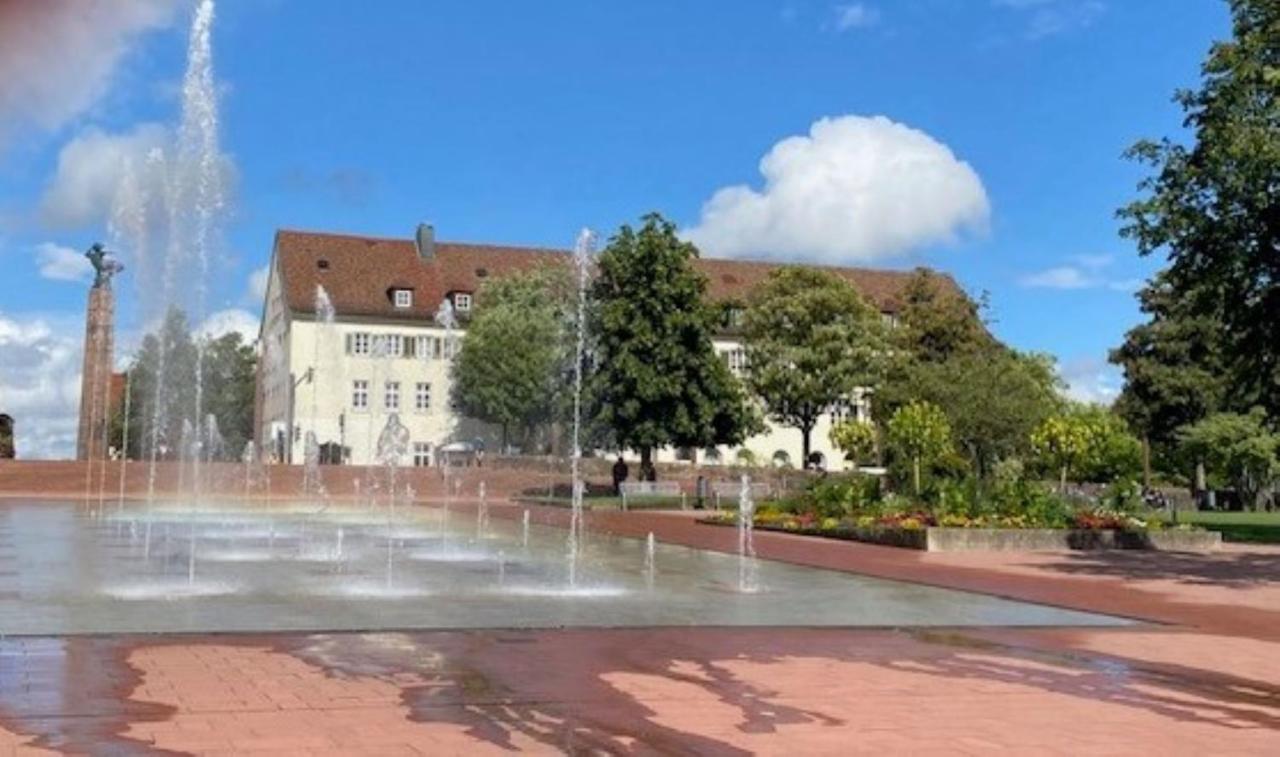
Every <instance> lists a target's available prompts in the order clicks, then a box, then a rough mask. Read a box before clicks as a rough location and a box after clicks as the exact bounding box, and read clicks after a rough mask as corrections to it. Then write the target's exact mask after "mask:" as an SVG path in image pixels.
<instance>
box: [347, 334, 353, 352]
mask: <svg viewBox="0 0 1280 757" xmlns="http://www.w3.org/2000/svg"><path fill="white" fill-rule="evenodd" d="M352 336H353V335H352V334H347V354H348V355H350V354H351V341H352Z"/></svg>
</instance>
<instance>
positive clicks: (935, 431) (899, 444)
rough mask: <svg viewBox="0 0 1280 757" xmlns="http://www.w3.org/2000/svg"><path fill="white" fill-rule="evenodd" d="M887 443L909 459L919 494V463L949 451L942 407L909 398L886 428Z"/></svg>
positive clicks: (947, 427)
mask: <svg viewBox="0 0 1280 757" xmlns="http://www.w3.org/2000/svg"><path fill="white" fill-rule="evenodd" d="M886 433H887V435H888V440H889V446H890V448H892V449H893V450H895V451H896V452H898V453H899V454H900V455H902V456H903V457H905V458H907V459H909V460H911V468H912V480H913V482H914V484H915V492H916V494H917V495H919V494H920V466H921V465H922V464H926V463H928V462H930V461H932V460H935V459H937V458H940V457H942V456H943V455H945V454H947V453H948V452H949V451H950V450H951V424H950V423H948V422H947V416H946V413H943V412H942V408H940V407H938V406H937V405H933V404H930V403H928V402H920V401H912V402H909V403H907V404H906V405H903V406H902V407H900V408H898V409H897V410H896V411H895V412H894V414H893V417H892V418H890V419H889V423H888V426H887V427H886Z"/></svg>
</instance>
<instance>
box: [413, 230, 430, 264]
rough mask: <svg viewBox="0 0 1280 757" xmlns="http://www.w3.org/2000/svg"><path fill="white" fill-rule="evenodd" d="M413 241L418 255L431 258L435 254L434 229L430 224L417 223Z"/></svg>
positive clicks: (427, 258) (425, 258) (426, 258)
mask: <svg viewBox="0 0 1280 757" xmlns="http://www.w3.org/2000/svg"><path fill="white" fill-rule="evenodd" d="M413 241H414V244H415V245H416V246H417V248H418V257H420V258H422V259H423V260H431V259H432V258H434V257H435V256H436V229H435V227H434V226H432V225H431V224H429V223H420V224H418V231H417V232H416V233H415V234H414V240H413Z"/></svg>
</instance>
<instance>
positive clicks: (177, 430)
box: [111, 308, 257, 459]
mask: <svg viewBox="0 0 1280 757" xmlns="http://www.w3.org/2000/svg"><path fill="white" fill-rule="evenodd" d="M201 347H203V349H204V359H203V361H200V360H199V359H198V350H199V349H200V348H201ZM201 362H202V363H203V371H202V372H201V378H202V382H203V383H202V385H203V388H204V394H203V398H202V403H203V407H202V408H201V415H202V416H207V415H210V414H212V415H213V416H214V418H215V419H216V420H217V423H218V430H219V432H220V433H221V434H222V438H223V440H224V442H225V448H224V450H223V456H224V458H226V459H237V458H238V457H239V455H240V451H241V449H243V448H244V445H245V443H246V442H247V441H249V440H250V439H252V438H253V407H254V382H255V380H256V373H257V357H256V354H255V352H254V349H253V347H252V346H251V345H246V344H244V343H243V341H242V339H241V336H240V334H238V333H229V334H226V335H224V336H222V337H218V338H216V339H206V340H205V341H204V342H203V344H197V341H196V340H195V339H194V338H193V337H192V335H191V329H190V325H189V323H188V321H187V317H186V314H185V313H183V312H182V311H181V310H179V309H177V308H171V309H170V310H169V311H168V313H166V315H165V319H164V322H163V323H162V324H161V326H160V329H159V330H158V332H157V333H153V334H147V335H146V336H145V337H143V340H142V346H141V348H140V349H139V350H138V353H137V355H136V356H135V357H134V360H133V363H132V364H131V365H130V366H129V369H128V371H127V378H126V381H127V383H128V391H129V395H130V402H129V417H128V426H129V444H128V449H127V451H126V452H127V454H128V456H129V457H130V458H133V459H142V458H147V457H150V455H151V451H152V447H153V444H154V447H155V452H156V456H157V457H159V458H160V459H171V458H174V457H176V456H177V455H178V453H179V446H180V442H181V440H182V427H183V423H184V422H187V423H192V424H194V422H195V414H196V373H197V365H198V364H200V363H201ZM124 425H125V419H124V417H123V408H120V409H119V410H118V411H117V418H116V419H113V422H112V430H111V435H112V444H113V445H115V446H116V447H117V448H121V447H122V446H123V436H124Z"/></svg>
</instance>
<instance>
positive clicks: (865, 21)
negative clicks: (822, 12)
mask: <svg viewBox="0 0 1280 757" xmlns="http://www.w3.org/2000/svg"><path fill="white" fill-rule="evenodd" d="M833 10H834V11H835V29H836V31H838V32H846V31H849V30H850V29H863V28H866V27H868V26H873V25H874V24H875V23H876V22H877V21H879V20H880V13H879V12H878V11H877V10H876V9H874V8H872V7H871V6H869V5H867V4H866V3H848V4H845V5H837V6H836V7H835V8H834V9H833Z"/></svg>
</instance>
